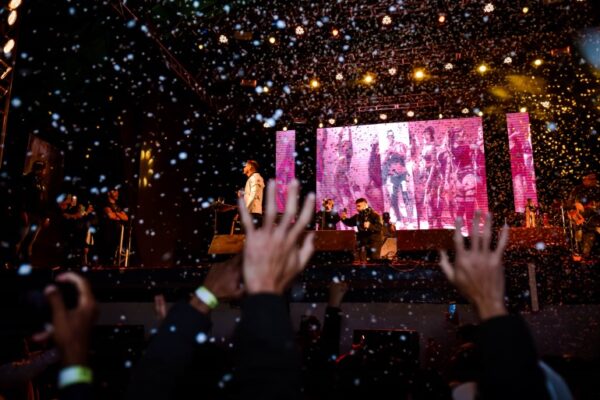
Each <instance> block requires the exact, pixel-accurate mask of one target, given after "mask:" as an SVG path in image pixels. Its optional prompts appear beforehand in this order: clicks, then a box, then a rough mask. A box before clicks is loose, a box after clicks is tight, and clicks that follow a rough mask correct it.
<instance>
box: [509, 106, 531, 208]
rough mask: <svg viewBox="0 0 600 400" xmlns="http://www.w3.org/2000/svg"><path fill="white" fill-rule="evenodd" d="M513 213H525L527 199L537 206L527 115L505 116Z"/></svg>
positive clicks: (514, 114)
mask: <svg viewBox="0 0 600 400" xmlns="http://www.w3.org/2000/svg"><path fill="white" fill-rule="evenodd" d="M506 124H507V129H508V145H509V148H510V166H511V172H512V182H513V193H514V199H515V211H516V212H520V213H522V212H525V204H527V199H531V201H532V202H533V204H534V205H536V206H537V191H536V187H535V169H534V167H533V148H532V146H531V134H530V131H529V114H527V113H512V114H506Z"/></svg>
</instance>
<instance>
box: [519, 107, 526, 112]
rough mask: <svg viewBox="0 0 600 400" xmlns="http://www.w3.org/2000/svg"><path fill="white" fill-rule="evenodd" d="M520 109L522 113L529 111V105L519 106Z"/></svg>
mask: <svg viewBox="0 0 600 400" xmlns="http://www.w3.org/2000/svg"><path fill="white" fill-rule="evenodd" d="M519 111H521V112H522V113H524V112H527V107H521V108H519Z"/></svg>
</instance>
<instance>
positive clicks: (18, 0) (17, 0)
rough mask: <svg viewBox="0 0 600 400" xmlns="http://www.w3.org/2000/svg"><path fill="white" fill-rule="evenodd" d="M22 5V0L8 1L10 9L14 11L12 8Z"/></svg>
mask: <svg viewBox="0 0 600 400" xmlns="http://www.w3.org/2000/svg"><path fill="white" fill-rule="evenodd" d="M20 5H21V0H10V1H9V2H8V9H9V10H11V11H12V10H14V9H16V8H18V7H19V6H20Z"/></svg>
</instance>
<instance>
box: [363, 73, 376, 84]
mask: <svg viewBox="0 0 600 400" xmlns="http://www.w3.org/2000/svg"><path fill="white" fill-rule="evenodd" d="M374 81H375V78H374V77H373V75H371V74H366V75H365V76H364V77H363V82H364V83H366V84H367V85H370V84H371V83H373V82H374Z"/></svg>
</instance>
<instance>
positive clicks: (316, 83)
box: [310, 78, 321, 89]
mask: <svg viewBox="0 0 600 400" xmlns="http://www.w3.org/2000/svg"><path fill="white" fill-rule="evenodd" d="M319 86H321V84H320V83H319V81H318V80H316V79H314V78H313V79H311V80H310V87H311V88H313V89H316V88H318V87H319Z"/></svg>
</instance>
